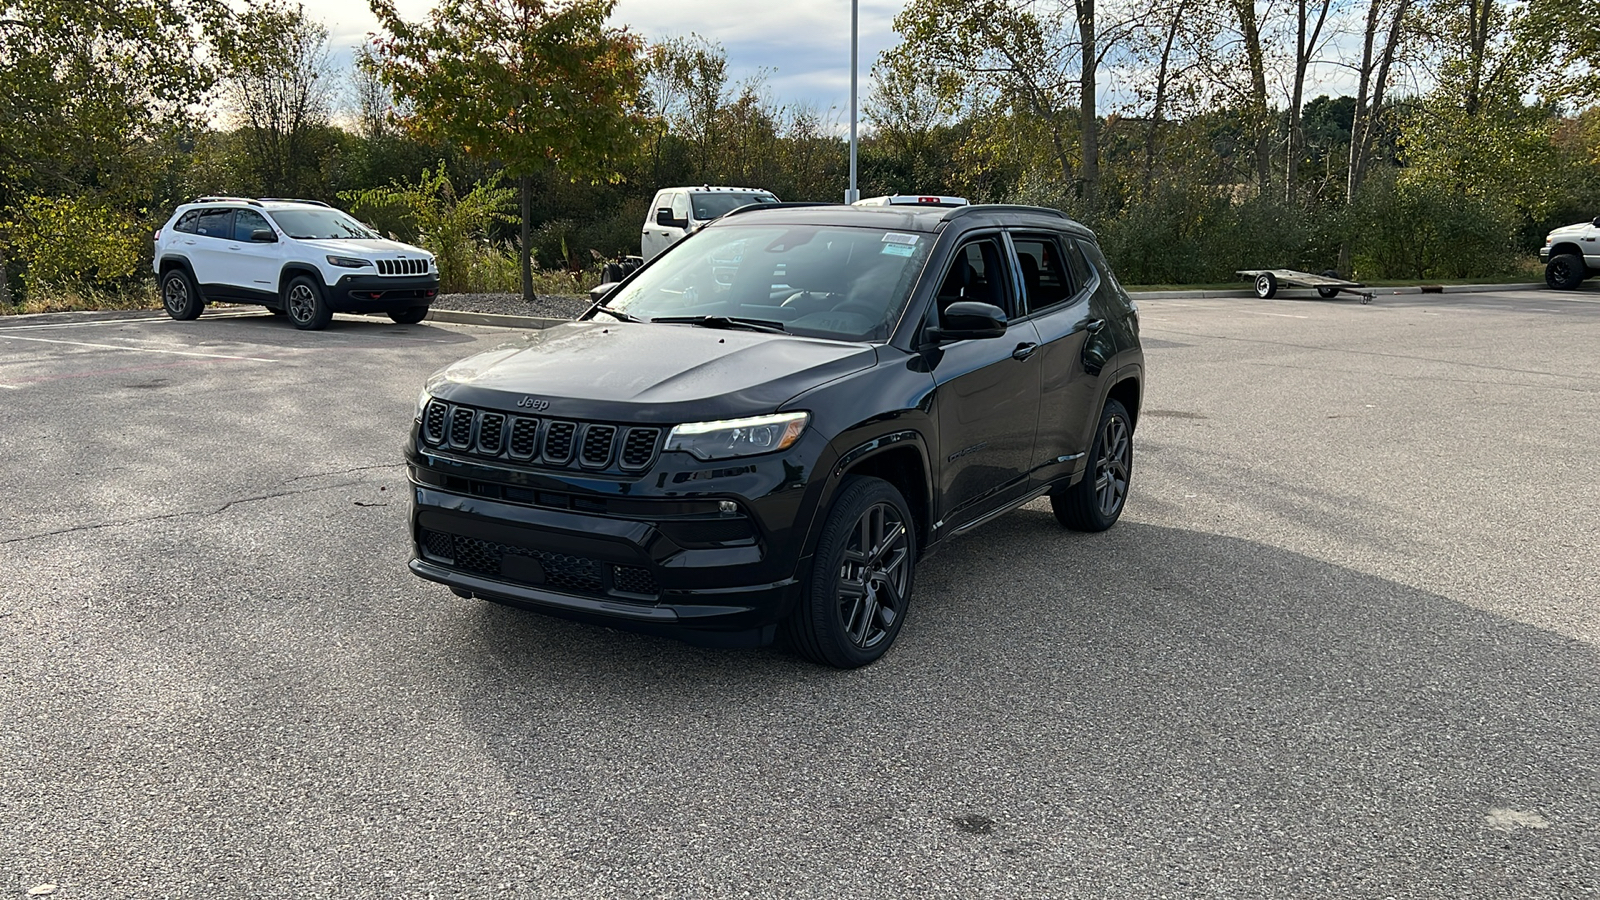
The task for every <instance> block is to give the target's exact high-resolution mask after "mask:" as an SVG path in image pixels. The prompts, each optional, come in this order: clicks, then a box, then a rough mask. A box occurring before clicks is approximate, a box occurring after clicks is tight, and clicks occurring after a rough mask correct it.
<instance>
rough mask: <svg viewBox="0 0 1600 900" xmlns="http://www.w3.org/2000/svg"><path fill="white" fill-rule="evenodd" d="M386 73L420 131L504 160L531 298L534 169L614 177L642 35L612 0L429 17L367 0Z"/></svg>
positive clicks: (480, 5)
mask: <svg viewBox="0 0 1600 900" xmlns="http://www.w3.org/2000/svg"><path fill="white" fill-rule="evenodd" d="M370 2H371V5H372V11H373V13H374V14H375V15H376V16H377V17H378V21H379V22H380V23H381V24H382V26H383V28H384V29H385V30H386V31H387V34H385V35H380V36H379V37H378V38H376V39H375V41H374V44H373V56H374V59H375V63H376V65H377V71H378V72H379V74H380V76H381V77H382V78H383V80H384V83H385V84H387V85H388V86H389V87H390V88H391V89H392V90H393V92H394V95H395V99H396V101H397V102H398V103H399V105H400V107H401V109H402V110H403V115H402V121H403V123H404V124H405V125H407V126H408V127H409V128H411V129H412V130H413V131H414V132H416V133H418V134H420V135H423V136H429V137H434V138H438V139H443V140H447V141H451V142H455V143H458V144H460V145H461V146H462V147H463V148H464V149H465V150H466V151H467V152H468V153H471V154H473V155H476V156H479V157H482V158H485V159H490V160H494V161H496V162H498V163H499V164H501V165H502V166H504V167H505V170H506V171H507V172H508V173H509V174H510V175H511V176H513V177H515V178H516V179H517V181H518V186H519V189H520V193H521V195H522V240H521V254H522V258H521V264H522V292H523V295H524V296H525V297H529V298H531V297H532V296H533V272H532V252H531V243H532V221H531V220H532V203H533V198H532V197H531V193H532V184H533V176H535V175H536V174H540V173H543V172H546V171H551V170H553V171H555V172H556V173H559V174H560V175H561V176H562V177H565V178H568V179H571V180H576V181H591V182H598V181H614V180H616V179H618V178H620V177H621V173H622V171H623V166H624V163H625V161H626V160H627V159H628V158H629V157H630V156H632V155H633V154H634V152H635V150H636V148H637V143H638V131H639V128H640V126H641V125H642V118H641V116H640V113H639V101H640V97H641V93H642V88H643V84H642V78H641V71H640V65H639V54H640V51H641V49H642V43H641V41H640V40H639V38H638V37H637V36H635V35H634V34H632V33H630V32H628V31H627V30H626V29H618V28H612V27H608V26H607V25H606V24H605V21H606V17H607V16H609V15H610V14H611V10H612V8H613V7H614V6H615V0H443V2H441V3H440V4H439V5H438V6H436V7H435V8H434V9H433V11H432V12H431V13H430V14H429V16H428V19H427V21H426V22H425V23H421V24H413V23H410V22H407V21H405V20H404V19H402V18H401V17H400V15H399V13H397V12H396V10H395V6H394V3H393V0H370Z"/></svg>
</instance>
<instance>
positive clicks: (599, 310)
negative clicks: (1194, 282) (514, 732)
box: [406, 204, 1144, 667]
mask: <svg viewBox="0 0 1600 900" xmlns="http://www.w3.org/2000/svg"><path fill="white" fill-rule="evenodd" d="M596 297H597V300H596V304H595V306H594V308H592V309H591V310H590V311H589V312H588V313H586V314H585V315H584V316H583V317H581V319H580V321H576V322H570V323H566V324H563V325H560V326H557V327H554V328H550V329H547V330H544V331H540V332H531V333H529V335H528V336H527V337H525V338H523V339H521V342H520V343H515V344H512V345H510V346H506V347H502V348H500V349H497V350H493V351H489V352H487V353H482V354H479V355H477V356H473V357H470V358H468V359H465V360H462V361H461V362H458V363H456V364H454V365H452V366H449V367H447V368H445V369H444V370H442V371H440V372H438V373H436V374H435V375H434V376H432V377H431V378H430V379H429V381H428V384H427V387H426V390H425V391H424V393H423V396H422V397H420V398H419V402H418V407H417V417H416V423H415V426H414V428H413V431H412V434H411V440H410V442H409V444H408V447H407V453H406V456H407V460H408V462H409V464H410V465H409V471H410V478H411V481H412V485H413V488H414V495H413V497H414V503H413V511H412V521H411V526H412V533H413V538H414V541H415V558H414V559H413V560H412V561H411V570H412V571H413V572H415V573H416V574H417V575H420V576H421V577H423V578H427V579H431V580H433V581H437V582H440V583H442V584H445V585H448V586H449V587H450V588H451V589H452V590H453V591H454V592H455V593H456V594H458V595H460V596H463V597H479V598H483V599H486V600H492V601H496V602H500V603H508V604H512V605H516V606H523V607H527V608H529V609H535V610H539V611H541V612H548V613H554V614H557V615H564V616H569V617H573V618H579V619H584V620H588V621H595V622H603V623H606V624H610V625H625V626H629V627H636V628H643V629H653V630H662V631H669V632H672V633H675V634H678V635H679V636H683V637H686V638H690V639H698V640H700V641H703V642H714V643H722V644H736V643H759V642H765V641H768V640H771V639H772V638H774V637H775V636H776V635H777V634H778V632H779V630H780V629H781V630H782V631H783V632H784V633H785V635H786V636H787V637H788V639H789V640H790V641H791V643H792V644H793V645H794V646H795V647H796V648H797V649H798V650H799V651H800V652H801V653H802V654H803V655H805V656H806V657H808V658H810V659H813V660H815V661H817V662H820V663H826V664H830V665H834V666H840V667H853V666H860V665H864V664H866V663H869V662H871V661H873V660H875V659H877V658H878V657H879V656H881V655H882V654H883V653H884V651H885V650H887V649H888V647H889V645H890V644H891V643H893V641H894V639H895V635H896V634H898V633H899V631H900V628H901V627H902V625H903V624H904V622H905V617H906V614H907V612H908V611H909V609H910V604H911V596H912V584H913V581H914V577H913V576H914V564H915V562H916V560H917V559H918V558H919V557H920V556H921V555H922V554H924V553H926V552H927V551H928V550H929V549H930V548H932V547H934V546H935V545H937V544H939V543H940V542H941V541H944V540H947V539H949V538H951V537H953V536H955V535H957V534H960V533H961V532H963V531H966V530H967V529H970V528H972V527H974V526H977V525H979V524H981V523H983V522H985V521H987V520H989V519H992V518H994V517H996V516H998V515H1000V514H1002V513H1004V512H1006V511H1008V510H1010V509H1013V508H1015V507H1017V506H1018V505H1020V504H1022V503H1026V502H1027V501H1029V500H1032V499H1034V498H1036V497H1039V496H1042V495H1046V494H1048V495H1049V497H1050V500H1051V504H1052V506H1053V508H1054V509H1055V513H1056V516H1057V518H1059V519H1060V521H1061V522H1062V524H1064V525H1065V526H1067V527H1069V528H1075V529H1082V530H1091V531H1097V530H1101V529H1105V528H1109V527H1110V526H1111V525H1112V524H1113V523H1114V522H1116V520H1117V517H1118V516H1119V515H1120V514H1121V512H1122V508H1123V504H1124V502H1125V500H1126V499H1127V492H1128V484H1129V476H1130V473H1131V468H1132V463H1133V443H1132V439H1133V430H1134V425H1135V423H1136V422H1137V419H1138V412H1139V399H1140V395H1141V392H1142V384H1141V382H1142V378H1143V365H1144V359H1143V353H1142V351H1141V350H1140V347H1139V332H1138V318H1137V313H1136V311H1135V308H1134V305H1133V303H1132V302H1130V300H1129V299H1128V296H1127V295H1126V294H1125V293H1124V292H1123V291H1122V288H1121V287H1120V286H1119V285H1118V284H1117V281H1116V279H1115V278H1114V277H1113V276H1112V274H1111V270H1110V269H1109V268H1108V267H1107V265H1106V261H1105V257H1104V256H1102V255H1101V253H1100V248H1099V246H1098V245H1097V244H1096V242H1095V238H1094V235H1093V234H1091V233H1090V232H1089V231H1088V229H1086V228H1084V227H1083V226H1082V225H1079V224H1077V223H1075V222H1073V221H1071V220H1069V219H1067V218H1066V217H1065V216H1063V215H1062V214H1061V213H1059V212H1057V211H1055V210H1050V209H1036V208H1032V207H1019V206H967V207H961V208H957V209H943V208H935V209H918V208H914V207H913V208H906V207H850V206H819V205H802V204H780V205H776V206H774V205H767V206H762V207H745V208H744V209H740V210H736V211H734V212H732V213H729V214H728V215H726V216H724V217H722V218H721V219H719V220H717V221H716V222H714V223H713V224H711V225H709V226H707V227H706V228H704V229H702V230H701V231H699V232H697V233H696V234H694V235H692V236H690V237H689V238H687V239H685V240H684V241H682V242H681V243H679V244H677V245H676V246H674V247H673V248H672V249H671V250H669V251H668V252H666V253H664V254H662V255H661V256H660V257H658V258H656V259H655V260H652V261H651V262H650V264H649V265H647V266H645V267H644V268H643V269H641V270H639V271H638V272H636V273H634V274H633V275H632V276H631V277H629V278H628V279H627V280H626V281H624V282H622V283H621V284H619V285H607V286H603V287H602V288H598V289H596Z"/></svg>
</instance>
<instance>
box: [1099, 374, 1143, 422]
mask: <svg viewBox="0 0 1600 900" xmlns="http://www.w3.org/2000/svg"><path fill="white" fill-rule="evenodd" d="M1106 399H1107V400H1115V401H1117V402H1118V403H1121V404H1122V408H1123V409H1126V410H1127V411H1128V427H1129V428H1132V429H1134V430H1138V427H1139V400H1140V385H1139V379H1138V378H1136V377H1135V376H1133V375H1125V376H1122V377H1121V378H1119V379H1118V380H1117V381H1116V382H1115V383H1114V384H1112V385H1111V390H1109V391H1106Z"/></svg>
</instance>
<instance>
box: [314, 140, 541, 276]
mask: <svg viewBox="0 0 1600 900" xmlns="http://www.w3.org/2000/svg"><path fill="white" fill-rule="evenodd" d="M514 194H515V191H513V190H512V189H511V188H506V187H501V186H500V176H499V174H498V173H497V174H495V175H492V176H490V177H489V178H488V179H486V180H484V181H482V182H480V183H478V184H477V185H475V186H474V187H473V188H472V190H470V191H468V192H467V193H465V194H458V192H457V191H456V189H455V185H454V184H453V183H452V182H451V181H450V176H449V173H448V172H447V171H446V170H445V164H444V163H443V162H441V163H439V167H438V168H437V169H434V170H430V171H424V172H423V173H422V176H421V178H419V179H418V181H417V183H416V184H407V183H403V182H396V183H394V184H391V185H389V186H388V187H378V188H368V189H366V190H361V191H345V192H343V193H341V194H339V199H340V200H343V201H344V202H345V203H347V204H349V207H350V212H351V213H352V214H353V215H355V216H356V217H358V218H360V219H362V220H364V221H366V222H368V223H369V224H371V225H372V226H373V227H374V228H377V229H378V230H379V231H382V232H384V233H386V234H393V235H394V236H396V237H397V238H399V239H400V240H404V241H408V242H412V243H416V244H418V245H419V246H421V247H423V248H424V249H426V250H428V251H429V252H431V253H432V254H433V255H434V257H435V258H436V259H437V260H438V262H439V290H440V291H442V292H445V293H455V292H461V291H486V290H500V289H501V288H499V287H489V286H487V285H488V284H495V285H498V284H500V282H499V281H498V279H499V278H500V277H501V275H502V265H501V260H499V259H498V258H497V257H500V256H504V255H505V254H504V252H503V251H502V250H501V249H500V248H498V247H495V246H493V245H491V244H489V243H488V241H489V235H490V234H491V232H492V231H493V229H494V228H495V226H496V225H503V224H508V223H510V222H513V221H515V219H514V217H513V216H512V215H511V214H510V212H509V209H510V207H511V205H512V199H513V196H514ZM512 269H513V271H515V263H513V264H512ZM479 279H488V281H487V282H484V281H480V280H479ZM516 289H517V288H510V289H509V290H516Z"/></svg>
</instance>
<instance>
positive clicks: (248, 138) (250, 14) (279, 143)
mask: <svg viewBox="0 0 1600 900" xmlns="http://www.w3.org/2000/svg"><path fill="white" fill-rule="evenodd" d="M218 49H219V51H220V57H221V59H222V60H223V71H222V83H223V87H224V96H225V97H226V99H227V100H228V102H229V105H230V106H231V107H232V110H231V111H232V114H233V119H234V121H235V123H236V124H237V125H238V129H239V132H240V134H239V137H240V138H241V144H242V149H243V151H244V155H245V161H246V163H247V165H248V170H249V172H250V174H251V175H252V176H253V178H252V180H253V181H254V182H255V184H256V186H257V187H258V188H259V190H260V192H261V193H263V194H270V195H275V196H289V197H298V196H315V195H317V194H318V193H320V190H319V188H320V186H321V185H320V182H321V180H322V179H321V178H320V177H319V176H320V170H321V160H320V159H319V158H318V156H319V155H320V154H318V153H317V151H318V150H319V149H323V148H325V147H326V144H327V141H326V140H323V138H324V137H325V132H326V129H327V127H328V125H329V122H330V121H331V119H332V114H333V70H332V66H331V65H330V63H329V61H328V30H327V29H326V28H324V27H323V26H322V25H321V24H319V23H317V22H315V21H312V20H311V19H308V18H306V14H305V8H304V7H303V6H300V5H295V6H292V7H291V6H288V5H286V4H284V3H281V2H279V0H269V2H266V3H262V4H259V5H256V6H252V7H250V8H248V9H246V10H245V11H244V12H242V13H240V14H239V16H238V18H237V19H236V20H235V21H234V22H233V24H232V26H231V27H230V28H228V29H227V30H225V31H224V32H223V33H222V36H221V38H220V40H219V41H218Z"/></svg>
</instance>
